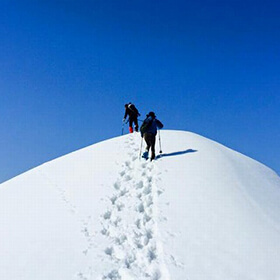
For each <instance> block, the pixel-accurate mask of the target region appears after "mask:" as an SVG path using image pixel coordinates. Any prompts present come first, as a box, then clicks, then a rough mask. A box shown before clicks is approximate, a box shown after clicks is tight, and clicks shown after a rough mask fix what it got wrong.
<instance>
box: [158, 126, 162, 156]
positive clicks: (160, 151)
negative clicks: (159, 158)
mask: <svg viewBox="0 0 280 280" xmlns="http://www.w3.org/2000/svg"><path fill="white" fill-rule="evenodd" d="M158 140H159V153H160V154H162V150H161V140H160V130H159V131H158Z"/></svg>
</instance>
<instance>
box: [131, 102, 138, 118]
mask: <svg viewBox="0 0 280 280" xmlns="http://www.w3.org/2000/svg"><path fill="white" fill-rule="evenodd" d="M128 109H129V110H130V111H131V112H132V113H133V114H135V115H136V116H139V115H140V114H139V112H138V110H137V109H136V107H135V106H134V104H131V103H130V104H129V105H128Z"/></svg>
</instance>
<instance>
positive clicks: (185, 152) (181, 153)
mask: <svg viewBox="0 0 280 280" xmlns="http://www.w3.org/2000/svg"><path fill="white" fill-rule="evenodd" d="M196 152H197V150H193V149H187V150H185V151H179V152H174V153H168V154H166V153H164V154H160V155H158V156H157V158H161V157H172V156H179V155H184V154H189V153H196Z"/></svg>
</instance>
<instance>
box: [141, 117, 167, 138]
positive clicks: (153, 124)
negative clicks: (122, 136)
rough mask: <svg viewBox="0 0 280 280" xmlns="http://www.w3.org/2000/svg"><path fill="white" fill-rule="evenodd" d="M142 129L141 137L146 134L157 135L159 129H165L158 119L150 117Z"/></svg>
mask: <svg viewBox="0 0 280 280" xmlns="http://www.w3.org/2000/svg"><path fill="white" fill-rule="evenodd" d="M141 128H143V129H141ZM141 128H140V130H141V136H143V134H144V133H151V134H153V135H157V129H158V128H159V129H161V128H163V124H162V123H161V122H160V121H159V120H158V119H156V118H152V117H151V116H149V117H147V118H146V119H145V120H144V122H143V124H142V126H141Z"/></svg>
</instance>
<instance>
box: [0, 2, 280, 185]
mask: <svg viewBox="0 0 280 280" xmlns="http://www.w3.org/2000/svg"><path fill="white" fill-rule="evenodd" d="M279 14H280V4H279V2H278V1H247V0H245V1H231V0H229V1H178V0H173V1H171V0H170V1H169V0H167V1H150V0H149V1H146V0H142V1H138V0H136V1H122V0H121V1H115V0H114V1H113V0H108V1H104V0H102V1H94V0H92V1H76V0H75V1H74V0H73V1H71V0H69V1H45V0H40V1H35V0H34V1H25V0H21V1H13V0H10V1H0V36H1V43H0V112H1V118H0V131H1V138H0V145H1V157H0V170H1V172H0V182H3V181H5V180H7V179H9V178H11V177H13V176H15V175H18V174H20V173H22V172H24V171H26V170H29V169H30V168H32V167H35V166H37V165H39V164H41V163H43V162H46V161H48V160H51V159H54V158H56V157H59V156H61V155H64V154H67V153H69V152H71V151H74V150H77V149H79V148H82V147H85V146H88V145H90V144H92V143H96V142H99V141H101V140H104V139H108V138H111V137H115V136H118V135H120V133H121V127H122V118H123V113H124V107H123V106H124V104H125V103H126V102H129V101H131V102H133V103H135V104H136V106H137V107H138V109H139V111H140V113H142V116H144V115H145V114H146V113H147V112H148V111H151V110H153V111H155V112H156V114H157V116H158V118H159V119H160V120H161V121H162V122H163V123H164V124H165V128H166V129H180V130H188V131H192V132H195V133H198V134H200V135H203V136H206V137H208V138H210V139H214V140H216V141H218V142H220V143H222V144H224V145H226V146H228V147H230V148H232V149H234V150H237V151H239V152H241V153H244V154H246V155H248V156H250V157H252V158H254V159H256V160H258V161H260V162H262V163H264V164H266V165H267V166H269V167H271V168H272V169H274V170H275V171H276V172H277V173H278V174H280V161H279V158H280V145H279V143H280V125H279V120H280V110H279V108H280V95H279V90H280V33H279V30H280V17H279ZM162 144H163V150H164V139H162ZM189 148H192V147H189Z"/></svg>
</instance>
